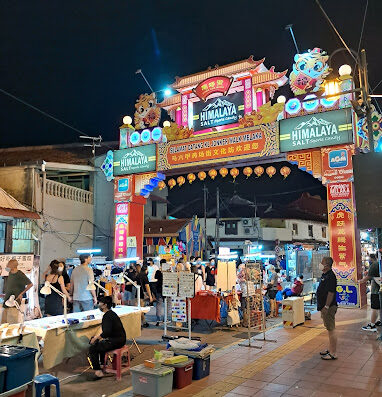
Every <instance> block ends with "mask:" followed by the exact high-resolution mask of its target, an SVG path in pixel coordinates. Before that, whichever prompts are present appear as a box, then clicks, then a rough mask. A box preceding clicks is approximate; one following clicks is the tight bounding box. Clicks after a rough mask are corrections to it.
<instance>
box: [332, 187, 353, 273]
mask: <svg viewBox="0 0 382 397" xmlns="http://www.w3.org/2000/svg"><path fill="white" fill-rule="evenodd" d="M327 190H328V216H329V219H328V223H329V229H330V253H331V256H332V258H333V261H334V264H333V270H334V272H335V273H336V275H337V277H338V278H341V279H347V280H351V279H353V280H355V279H356V277H357V274H356V254H355V220H354V206H353V193H352V184H351V183H350V182H344V183H329V184H328V185H327Z"/></svg>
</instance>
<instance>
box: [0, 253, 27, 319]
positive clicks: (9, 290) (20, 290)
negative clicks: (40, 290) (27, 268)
mask: <svg viewBox="0 0 382 397" xmlns="http://www.w3.org/2000/svg"><path fill="white" fill-rule="evenodd" d="M18 265H19V263H18V262H17V260H16V259H11V260H10V261H9V262H8V265H7V267H6V268H5V270H7V271H8V272H9V275H8V277H7V278H6V280H5V286H4V293H5V296H4V305H3V307H4V311H3V317H2V320H1V323H2V324H4V323H9V324H15V323H18V322H19V321H18V316H19V311H18V310H17V309H16V307H7V306H6V304H5V302H6V301H7V300H8V299H9V298H10V296H12V295H14V296H15V300H16V301H17V303H18V304H19V305H20V304H21V300H22V298H23V295H24V294H25V293H26V292H27V291H28V290H29V289H31V288H32V287H33V284H32V282H31V281H30V280H29V278H28V277H27V276H26V275H25V274H24V273H23V272H22V271H20V270H18V268H17V267H18Z"/></svg>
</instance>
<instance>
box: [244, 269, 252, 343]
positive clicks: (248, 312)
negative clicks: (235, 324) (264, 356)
mask: <svg viewBox="0 0 382 397" xmlns="http://www.w3.org/2000/svg"><path fill="white" fill-rule="evenodd" d="M248 278H249V271H248V267H247V263H246V264H245V284H246V285H247V327H248V346H251V308H250V307H249V304H250V299H249V284H248Z"/></svg>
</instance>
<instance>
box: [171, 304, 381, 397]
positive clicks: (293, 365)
mask: <svg viewBox="0 0 382 397" xmlns="http://www.w3.org/2000/svg"><path fill="white" fill-rule="evenodd" d="M367 318H368V314H367V311H366V310H365V309H364V310H346V309H340V310H338V314H337V332H338V337H339V338H338V341H339V343H338V359H337V360H334V361H323V360H322V359H321V358H320V356H319V354H318V352H319V351H320V350H324V349H326V348H327V334H326V330H325V329H323V328H322V326H321V320H320V314H319V313H316V314H314V315H313V318H312V321H308V322H306V323H305V325H304V326H299V327H296V328H294V329H283V328H278V329H274V330H271V331H270V332H269V333H268V334H267V337H268V338H269V339H277V343H273V342H265V343H263V342H258V341H256V344H257V345H262V346H263V348H262V349H261V350H259V349H255V348H248V347H242V346H231V347H230V348H228V349H225V350H223V351H220V352H217V354H216V355H215V356H214V357H213V359H212V362H211V374H210V376H209V377H208V378H205V379H202V380H200V381H194V382H193V383H192V384H191V385H190V386H188V387H186V388H184V389H182V390H178V391H175V392H173V393H172V394H170V395H169V396H170V397H178V396H182V397H187V396H197V397H210V396H227V397H234V396H256V397H261V396H266V397H278V396H285V397H288V396H314V397H321V396H326V397H335V396H347V397H351V396H362V397H363V396H382V345H381V344H380V343H379V342H377V341H376V337H377V335H376V333H367V332H365V331H362V330H361V326H362V325H363V324H364V323H365V322H366V321H367Z"/></svg>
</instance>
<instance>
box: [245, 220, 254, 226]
mask: <svg viewBox="0 0 382 397" xmlns="http://www.w3.org/2000/svg"><path fill="white" fill-rule="evenodd" d="M251 224H252V219H243V225H244V226H249V225H251Z"/></svg>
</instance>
